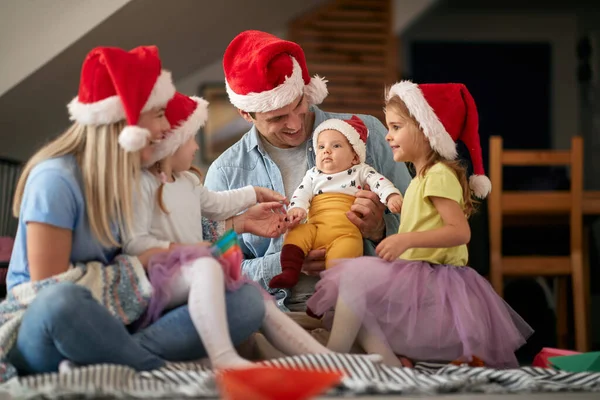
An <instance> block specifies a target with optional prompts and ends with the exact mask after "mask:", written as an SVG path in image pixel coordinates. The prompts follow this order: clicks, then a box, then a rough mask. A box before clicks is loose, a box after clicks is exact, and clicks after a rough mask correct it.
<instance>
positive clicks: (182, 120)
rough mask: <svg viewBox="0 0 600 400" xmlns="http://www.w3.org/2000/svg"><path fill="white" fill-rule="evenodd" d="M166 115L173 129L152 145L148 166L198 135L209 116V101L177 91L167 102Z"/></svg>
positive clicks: (173, 152)
mask: <svg viewBox="0 0 600 400" xmlns="http://www.w3.org/2000/svg"><path fill="white" fill-rule="evenodd" d="M165 116H166V117H167V120H168V121H169V123H170V124H171V129H172V130H171V132H170V133H169V135H168V136H167V138H166V139H164V140H162V141H160V142H159V143H157V144H155V145H153V146H152V148H153V151H152V156H151V157H150V159H149V160H148V162H147V164H146V165H145V166H146V167H147V166H149V165H152V164H154V163H155V162H157V161H160V160H162V159H163V158H165V157H168V156H171V155H173V154H175V152H176V151H177V149H179V148H180V147H181V146H182V145H183V144H184V143H185V142H187V141H188V140H189V139H190V138H191V137H193V136H194V135H196V133H197V132H198V130H199V129H200V128H201V127H203V126H204V124H205V123H206V119H207V118H208V101H206V100H204V99H203V98H201V97H196V96H191V97H188V96H186V95H184V94H181V93H175V96H174V97H173V98H172V99H171V100H170V101H169V103H168V104H167V108H166V109H165Z"/></svg>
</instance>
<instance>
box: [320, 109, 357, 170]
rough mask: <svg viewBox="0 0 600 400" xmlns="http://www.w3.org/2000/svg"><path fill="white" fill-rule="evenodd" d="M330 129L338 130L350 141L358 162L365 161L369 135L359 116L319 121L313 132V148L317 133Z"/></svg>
mask: <svg viewBox="0 0 600 400" xmlns="http://www.w3.org/2000/svg"><path fill="white" fill-rule="evenodd" d="M330 129H332V130H334V131H338V132H340V133H341V134H342V135H344V136H346V139H348V142H350V145H351V146H352V148H353V149H354V152H355V153H356V155H358V158H359V159H360V162H361V163H364V162H365V159H366V157H367V137H368V136H369V130H368V129H367V127H366V126H365V124H364V122H363V121H362V120H361V119H360V118H358V117H357V116H356V115H353V116H352V118H350V119H336V118H331V119H327V120H325V121H323V122H321V123H320V124H319V126H317V129H315V132H314V133H313V148H314V149H317V142H318V139H319V133H321V132H323V131H327V130H330Z"/></svg>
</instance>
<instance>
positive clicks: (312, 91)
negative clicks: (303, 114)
mask: <svg viewBox="0 0 600 400" xmlns="http://www.w3.org/2000/svg"><path fill="white" fill-rule="evenodd" d="M304 94H305V95H306V97H308V102H309V103H310V104H314V105H318V104H321V103H322V102H323V100H325V97H327V95H328V94H329V91H328V90H327V80H326V79H325V78H321V77H320V76H319V75H315V76H313V77H312V78H311V80H310V83H309V84H308V85H306V86H305V87H304Z"/></svg>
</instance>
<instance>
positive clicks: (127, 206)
mask: <svg viewBox="0 0 600 400" xmlns="http://www.w3.org/2000/svg"><path fill="white" fill-rule="evenodd" d="M123 127H125V121H121V122H117V123H114V124H109V125H98V126H92V125H81V124H78V123H75V124H73V125H71V127H70V128H69V129H67V130H66V131H65V132H64V133H63V134H61V135H60V136H59V137H57V138H56V139H54V140H53V141H51V142H50V143H48V144H47V145H45V146H44V147H42V148H41V149H40V150H38V152H37V153H35V154H34V155H33V157H31V159H30V160H29V161H28V162H27V164H26V165H25V167H24V168H23V172H22V174H21V177H20V178H19V181H18V183H17V187H16V190H15V197H14V201H13V214H14V216H15V217H16V218H18V217H19V211H20V208H21V203H22V201H23V192H24V191H25V184H26V183H27V179H28V178H29V174H30V173H31V171H32V170H33V168H35V166H36V165H38V164H40V163H41V162H43V161H46V160H48V159H51V158H55V157H61V156H65V155H73V156H74V157H75V159H76V160H77V163H78V165H79V168H80V169H81V176H82V179H83V192H84V196H85V206H86V211H87V218H88V221H89V224H90V228H91V230H92V233H93V235H94V236H95V237H96V239H98V240H99V241H100V243H101V244H102V245H103V246H105V247H109V246H117V247H118V246H120V243H118V241H117V240H116V238H115V237H114V236H113V234H112V231H111V225H112V224H114V223H117V225H118V227H119V230H120V231H121V232H130V227H131V225H132V220H133V203H132V197H133V196H132V193H133V190H134V189H135V188H137V187H138V183H139V176H140V168H141V167H140V155H139V153H137V152H135V153H128V152H126V151H125V150H123V149H121V148H120V146H119V143H118V136H119V132H121V130H122V129H123Z"/></svg>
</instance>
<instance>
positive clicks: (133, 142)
mask: <svg viewBox="0 0 600 400" xmlns="http://www.w3.org/2000/svg"><path fill="white" fill-rule="evenodd" d="M149 138H150V131H149V130H148V129H145V128H140V127H139V126H137V125H129V126H126V127H125V128H123V130H122V131H121V133H120V134H119V144H120V145H121V147H122V148H123V149H125V151H128V152H132V151H138V150H141V149H143V148H144V147H146V145H147V144H148V139H149Z"/></svg>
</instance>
